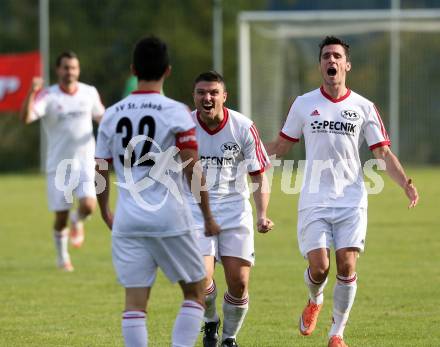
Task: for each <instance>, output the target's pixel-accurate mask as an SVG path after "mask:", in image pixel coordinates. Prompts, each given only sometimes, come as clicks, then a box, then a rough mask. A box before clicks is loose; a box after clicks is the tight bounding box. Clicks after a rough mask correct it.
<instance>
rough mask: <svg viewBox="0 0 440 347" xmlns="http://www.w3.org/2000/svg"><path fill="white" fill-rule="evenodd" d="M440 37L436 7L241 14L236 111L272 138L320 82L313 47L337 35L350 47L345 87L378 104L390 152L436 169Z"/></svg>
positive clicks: (439, 139) (316, 50)
mask: <svg viewBox="0 0 440 347" xmlns="http://www.w3.org/2000/svg"><path fill="white" fill-rule="evenodd" d="M439 33H440V9H439V10H433V9H430V10H429V11H426V10H400V11H399V10H368V11H365V10H363V11H307V12H242V13H241V14H240V16H239V69H240V71H239V72H240V73H239V92H240V95H239V102H240V105H239V108H240V111H241V112H242V113H244V114H245V115H247V116H249V117H251V118H252V119H253V120H254V121H255V123H256V124H257V126H258V128H259V130H260V134H261V136H262V138H263V140H264V141H269V140H272V139H274V138H275V137H276V136H277V134H278V132H279V130H280V128H281V127H282V125H283V123H284V120H285V117H286V115H287V112H288V110H289V107H290V105H291V103H292V102H293V100H294V99H295V97H296V96H298V95H301V94H304V93H306V92H308V91H310V90H313V89H316V88H318V87H319V86H320V84H321V76H320V73H319V70H318V55H319V47H318V44H319V42H320V41H321V40H322V39H323V38H324V37H325V36H327V35H334V36H338V37H341V38H343V39H344V40H345V41H347V42H348V43H349V44H350V47H351V61H352V70H351V72H350V73H349V74H348V78H347V85H348V87H349V88H350V89H352V90H354V91H356V92H358V93H359V94H361V95H363V96H365V97H366V98H368V99H370V100H371V101H373V102H374V103H375V104H376V106H377V107H378V109H379V111H380V113H381V116H382V118H383V120H384V123H385V125H386V127H387V129H388V132H389V133H390V136H391V140H392V143H393V144H392V146H393V150H394V152H395V153H397V154H399V156H400V158H401V159H402V160H403V161H406V162H411V163H440V151H438V148H439V145H440V136H438V135H437V133H438V130H439V129H440V72H439V64H438V61H439V57H440V35H439ZM300 150H301V148H300ZM363 152H364V154H365V152H367V151H366V150H365V149H363Z"/></svg>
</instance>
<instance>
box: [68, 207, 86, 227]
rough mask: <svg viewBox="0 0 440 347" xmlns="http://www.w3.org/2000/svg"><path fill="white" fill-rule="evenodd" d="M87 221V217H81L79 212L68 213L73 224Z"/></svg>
mask: <svg viewBox="0 0 440 347" xmlns="http://www.w3.org/2000/svg"><path fill="white" fill-rule="evenodd" d="M86 219H88V216H83V215H82V214H81V213H80V212H79V210H75V211H71V212H70V221H71V222H72V223H73V224H75V223H79V222H82V221H83V220H86Z"/></svg>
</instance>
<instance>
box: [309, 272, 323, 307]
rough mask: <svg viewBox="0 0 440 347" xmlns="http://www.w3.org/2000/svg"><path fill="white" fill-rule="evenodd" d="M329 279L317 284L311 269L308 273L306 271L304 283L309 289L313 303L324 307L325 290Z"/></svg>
mask: <svg viewBox="0 0 440 347" xmlns="http://www.w3.org/2000/svg"><path fill="white" fill-rule="evenodd" d="M327 279H328V278H326V279H325V280H324V281H323V282H317V281H315V280H314V279H313V278H312V275H311V274H310V268H307V269H306V271H304V282H305V283H306V285H307V287H308V288H309V298H310V301H311V302H313V303H315V304H317V305H322V303H323V302H324V288H325V285H326V284H327Z"/></svg>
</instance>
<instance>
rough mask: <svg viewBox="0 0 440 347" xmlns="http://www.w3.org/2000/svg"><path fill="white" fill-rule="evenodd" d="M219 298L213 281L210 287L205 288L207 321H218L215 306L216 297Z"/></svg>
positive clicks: (205, 319)
mask: <svg viewBox="0 0 440 347" xmlns="http://www.w3.org/2000/svg"><path fill="white" fill-rule="evenodd" d="M216 298H217V287H216V285H215V282H214V281H212V282H211V284H210V285H209V287H208V288H206V289H205V304H206V309H205V318H204V321H205V322H218V321H219V317H218V314H217V309H216V307H215V299H216Z"/></svg>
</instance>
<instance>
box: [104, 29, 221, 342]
mask: <svg viewBox="0 0 440 347" xmlns="http://www.w3.org/2000/svg"><path fill="white" fill-rule="evenodd" d="M132 71H133V74H134V75H135V76H137V78H138V90H137V91H134V92H133V93H132V94H131V95H129V96H128V97H126V98H124V99H123V100H121V101H120V102H118V103H116V104H115V105H113V106H112V107H110V108H109V109H108V110H107V112H106V113H105V115H104V118H103V120H102V122H101V124H100V127H99V131H98V140H97V148H96V158H97V162H98V165H97V173H98V175H101V176H103V177H104V181H105V186H104V188H103V191H102V192H101V193H100V194H98V203H99V207H100V209H101V215H102V218H103V219H104V221H105V222H106V224H107V225H108V227H109V228H110V229H111V230H112V257H113V265H114V267H115V270H116V273H117V276H118V279H119V282H120V283H121V284H122V285H123V286H124V288H125V310H124V313H123V315H122V332H123V336H124V340H125V345H126V346H127V347H144V346H147V343H148V342H147V341H148V337H147V328H146V318H147V315H146V311H145V310H146V307H147V304H148V298H149V295H150V291H151V287H152V286H153V283H154V281H155V278H156V272H157V268H158V267H160V268H161V270H162V271H163V272H164V273H165V275H166V276H167V277H168V278H169V279H170V280H171V281H172V282H179V285H180V287H181V289H182V293H183V297H184V300H183V302H182V305H181V308H180V311H179V313H178V315H177V318H176V320H175V323H174V329H173V334H172V345H173V346H175V347H181V346H188V347H190V346H194V344H195V342H196V339H197V336H198V334H199V332H200V323H201V320H202V318H203V314H204V311H205V309H204V296H203V284H204V280H205V269H204V266H203V259H202V256H201V255H200V251H199V248H198V246H197V243H196V238H195V236H194V234H193V232H192V231H193V222H192V218H191V212H190V210H189V208H188V206H187V203H186V200H185V196H184V194H183V177H182V173H181V171H180V170H178V167H177V164H176V163H178V160H179V157H180V159H181V161H182V162H183V163H184V164H185V165H186V166H184V169H183V170H184V174H185V176H186V177H187V179H188V180H190V181H191V182H190V183H191V186H192V187H193V193H194V194H195V195H196V196H199V197H200V204H198V206H199V207H201V214H202V215H203V221H204V225H205V228H206V230H208V231H209V232H211V233H217V232H218V225H217V224H216V223H215V221H214V219H213V217H212V215H211V211H210V208H209V200H208V193H207V192H206V191H200V186H201V184H204V183H205V182H204V177H203V175H202V171H201V168H199V169H197V164H196V162H197V160H198V154H197V141H196V137H195V124H194V122H193V120H192V119H191V115H190V113H189V110H188V108H187V107H186V106H185V105H183V104H181V103H179V102H177V101H174V100H172V99H170V98H167V97H165V96H163V95H161V94H160V91H161V89H162V85H163V82H164V80H165V78H166V77H168V75H169V74H170V71H171V67H170V65H169V58H168V50H167V46H166V44H165V43H164V42H163V41H161V40H160V39H158V38H155V37H147V38H144V39H142V40H140V41H139V42H138V43H137V44H136V47H135V49H134V53H133V64H132ZM176 147H177V148H178V149H179V150H180V151H177V148H176ZM173 151H175V152H173ZM177 153H178V154H177ZM98 158H100V159H98ZM101 159H102V160H106V161H107V162H112V163H113V167H114V170H115V172H116V176H117V181H118V182H119V187H120V188H119V195H118V201H117V205H116V212H115V215H114V217H113V214H112V212H111V210H110V207H109V193H110V185H109V184H110V181H109V172H108V170H107V168H106V162H105V161H104V162H102V160H101ZM193 176H194V177H193ZM97 177H98V176H97ZM101 178H102V177H101ZM140 182H141V183H142V182H144V183H145V185H144V186H143V188H142V189H140V190H137V189H136V186H135V183H140Z"/></svg>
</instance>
